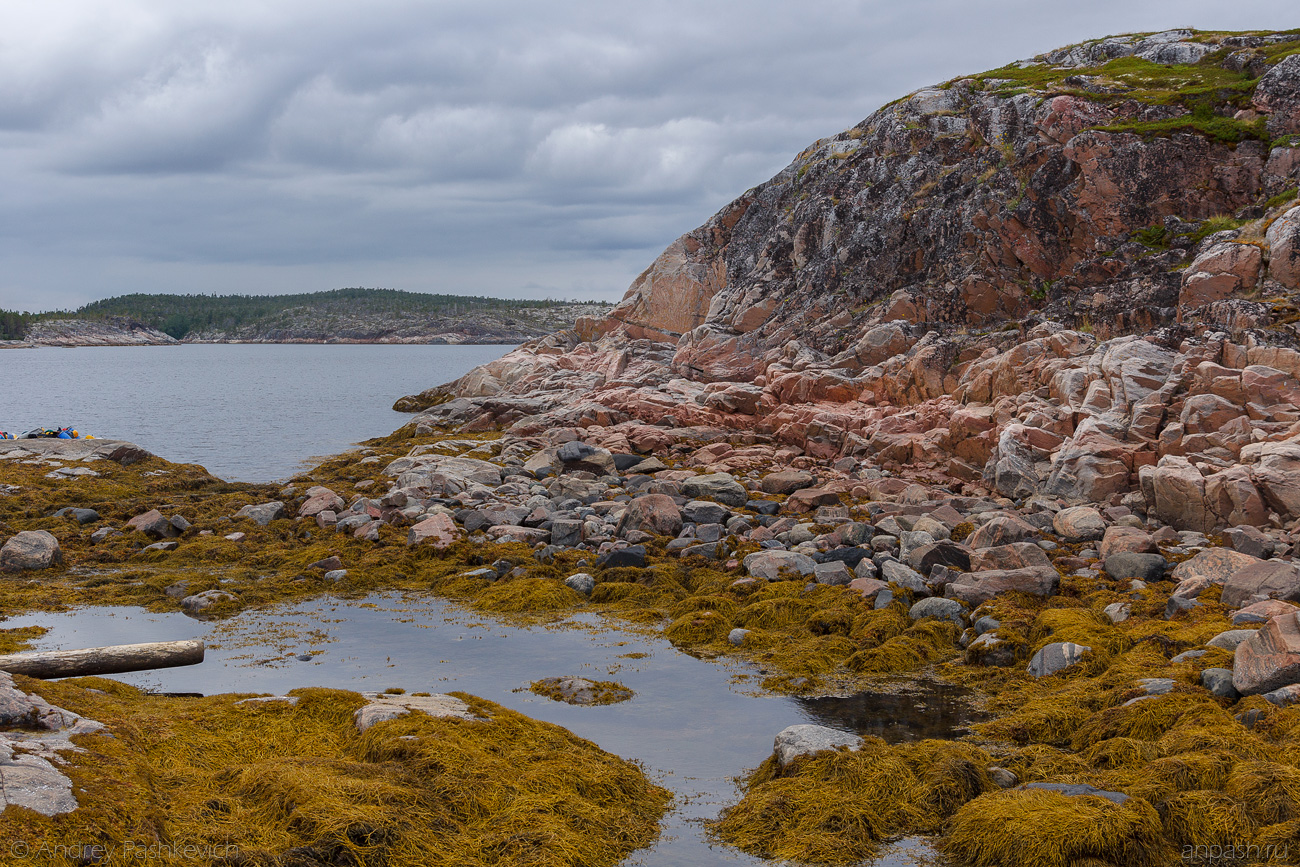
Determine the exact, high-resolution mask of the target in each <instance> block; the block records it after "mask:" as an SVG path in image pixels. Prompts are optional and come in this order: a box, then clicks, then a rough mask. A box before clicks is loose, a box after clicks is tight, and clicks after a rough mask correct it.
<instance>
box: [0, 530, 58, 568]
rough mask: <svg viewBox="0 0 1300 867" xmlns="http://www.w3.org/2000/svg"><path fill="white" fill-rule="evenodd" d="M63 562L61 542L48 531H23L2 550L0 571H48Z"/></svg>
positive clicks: (6, 543) (0, 550)
mask: <svg viewBox="0 0 1300 867" xmlns="http://www.w3.org/2000/svg"><path fill="white" fill-rule="evenodd" d="M62 560H63V551H62V550H61V549H60V548H59V540H58V539H56V538H55V537H54V534H53V533H50V532H48V531H46V530H23V531H22V532H21V533H15V534H14V535H12V536H10V537H9V541H7V542H5V543H4V547H2V548H0V569H5V570H34V569H48V568H49V567H51V566H54V565H55V564H57V563H59V562H60V561H62Z"/></svg>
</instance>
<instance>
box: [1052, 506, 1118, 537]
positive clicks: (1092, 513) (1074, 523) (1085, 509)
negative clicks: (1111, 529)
mask: <svg viewBox="0 0 1300 867" xmlns="http://www.w3.org/2000/svg"><path fill="white" fill-rule="evenodd" d="M1052 529H1053V530H1055V531H1056V535H1058V536H1060V537H1061V538H1062V539H1064V540H1065V541H1067V542H1092V541H1095V540H1097V539H1100V538H1101V537H1102V536H1103V535H1104V534H1105V532H1106V522H1105V521H1103V520H1102V518H1101V513H1100V512H1098V511H1097V510H1096V509H1094V508H1092V507H1091V506H1074V507H1073V508H1069V509H1062V510H1061V511H1059V512H1057V513H1056V515H1055V516H1053V518H1052Z"/></svg>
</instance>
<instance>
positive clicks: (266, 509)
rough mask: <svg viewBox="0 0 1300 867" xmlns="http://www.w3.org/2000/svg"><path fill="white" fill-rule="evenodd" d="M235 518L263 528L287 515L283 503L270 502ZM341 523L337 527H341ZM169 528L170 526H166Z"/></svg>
mask: <svg viewBox="0 0 1300 867" xmlns="http://www.w3.org/2000/svg"><path fill="white" fill-rule="evenodd" d="M235 517H236V518H248V519H250V520H252V521H253V523H255V524H257V525H258V526H261V527H265V526H266V525H267V524H270V523H271V522H272V521H278V520H280V519H281V518H287V517H288V513H287V512H286V511H285V509H284V503H281V502H277V501H271V502H269V503H258V504H256V505H252V506H245V507H244V508H242V509H240V510H239V511H238V512H236V513H235ZM342 523H343V522H342V521H340V522H339V525H342ZM168 526H170V524H169V525H168Z"/></svg>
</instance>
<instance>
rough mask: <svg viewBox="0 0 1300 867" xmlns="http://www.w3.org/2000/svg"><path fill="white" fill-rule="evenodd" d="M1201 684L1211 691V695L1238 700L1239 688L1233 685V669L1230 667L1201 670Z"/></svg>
mask: <svg viewBox="0 0 1300 867" xmlns="http://www.w3.org/2000/svg"><path fill="white" fill-rule="evenodd" d="M1201 686H1203V687H1205V688H1206V689H1207V690H1209V691H1210V695H1213V696H1216V697H1218V698H1226V699H1228V700H1229V701H1234V700H1236V699H1237V698H1238V697H1239V696H1238V693H1237V688H1236V687H1235V686H1233V685H1232V670H1231V669H1228V668H1207V669H1205V671H1202V672H1201Z"/></svg>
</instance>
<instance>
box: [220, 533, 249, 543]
mask: <svg viewBox="0 0 1300 867" xmlns="http://www.w3.org/2000/svg"><path fill="white" fill-rule="evenodd" d="M222 538H223V539H225V540H226V541H227V542H242V541H244V540H245V539H247V538H248V534H247V533H231V534H229V535H227V536H223V537H222Z"/></svg>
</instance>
